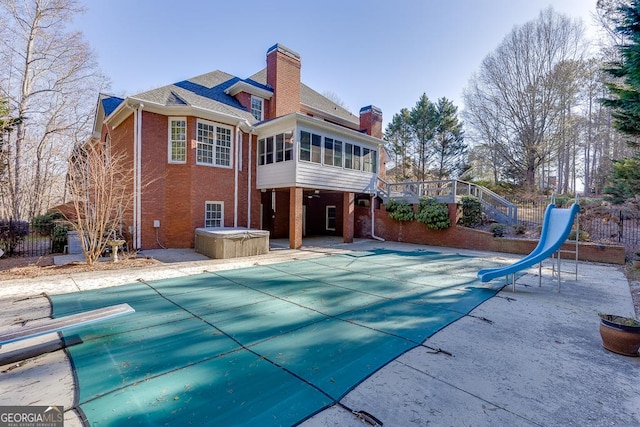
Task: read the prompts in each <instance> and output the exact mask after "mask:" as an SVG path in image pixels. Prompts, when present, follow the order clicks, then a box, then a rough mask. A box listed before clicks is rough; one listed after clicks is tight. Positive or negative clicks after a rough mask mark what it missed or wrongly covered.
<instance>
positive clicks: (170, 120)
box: [167, 117, 189, 164]
mask: <svg viewBox="0 0 640 427" xmlns="http://www.w3.org/2000/svg"><path fill="white" fill-rule="evenodd" d="M177 121H183V122H184V160H173V146H172V145H171V143H172V142H173V140H172V136H173V135H172V133H171V125H172V123H173V122H177ZM167 134H168V137H167V145H168V151H167V162H168V163H172V164H185V163H187V152H188V151H189V150H188V149H187V147H188V144H187V118H186V117H168V121H167Z"/></svg>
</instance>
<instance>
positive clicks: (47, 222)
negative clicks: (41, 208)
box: [31, 212, 64, 236]
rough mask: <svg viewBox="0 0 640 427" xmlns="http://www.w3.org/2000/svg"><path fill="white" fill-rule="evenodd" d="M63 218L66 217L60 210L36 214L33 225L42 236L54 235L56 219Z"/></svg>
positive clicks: (32, 221)
mask: <svg viewBox="0 0 640 427" xmlns="http://www.w3.org/2000/svg"><path fill="white" fill-rule="evenodd" d="M63 218H64V217H63V216H62V214H61V213H60V212H54V213H50V214H44V215H40V216H36V217H33V218H32V219H31V227H32V229H33V231H35V232H36V233H38V234H39V235H41V236H52V233H53V229H54V228H55V221H57V220H61V219H63Z"/></svg>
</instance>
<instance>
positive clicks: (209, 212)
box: [204, 202, 224, 227]
mask: <svg viewBox="0 0 640 427" xmlns="http://www.w3.org/2000/svg"><path fill="white" fill-rule="evenodd" d="M204 226H205V227H224V202H206V203H205V208H204Z"/></svg>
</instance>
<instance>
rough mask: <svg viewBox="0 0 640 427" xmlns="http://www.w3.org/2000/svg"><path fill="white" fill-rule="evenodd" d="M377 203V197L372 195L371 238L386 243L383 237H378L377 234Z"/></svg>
mask: <svg viewBox="0 0 640 427" xmlns="http://www.w3.org/2000/svg"><path fill="white" fill-rule="evenodd" d="M375 201H376V195H375V194H372V195H371V201H370V202H369V204H370V205H371V238H372V239H376V240H379V241H381V242H384V239H383V238H382V237H378V236H376V233H375V223H376V218H375V215H374V211H375Z"/></svg>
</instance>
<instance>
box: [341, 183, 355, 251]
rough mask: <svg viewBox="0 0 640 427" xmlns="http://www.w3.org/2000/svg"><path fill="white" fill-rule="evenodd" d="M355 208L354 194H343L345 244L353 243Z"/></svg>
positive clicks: (343, 237)
mask: <svg viewBox="0 0 640 427" xmlns="http://www.w3.org/2000/svg"><path fill="white" fill-rule="evenodd" d="M354 206H355V196H354V194H353V193H342V239H343V242H344V243H353V232H354V225H353V222H354V219H353V216H354Z"/></svg>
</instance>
